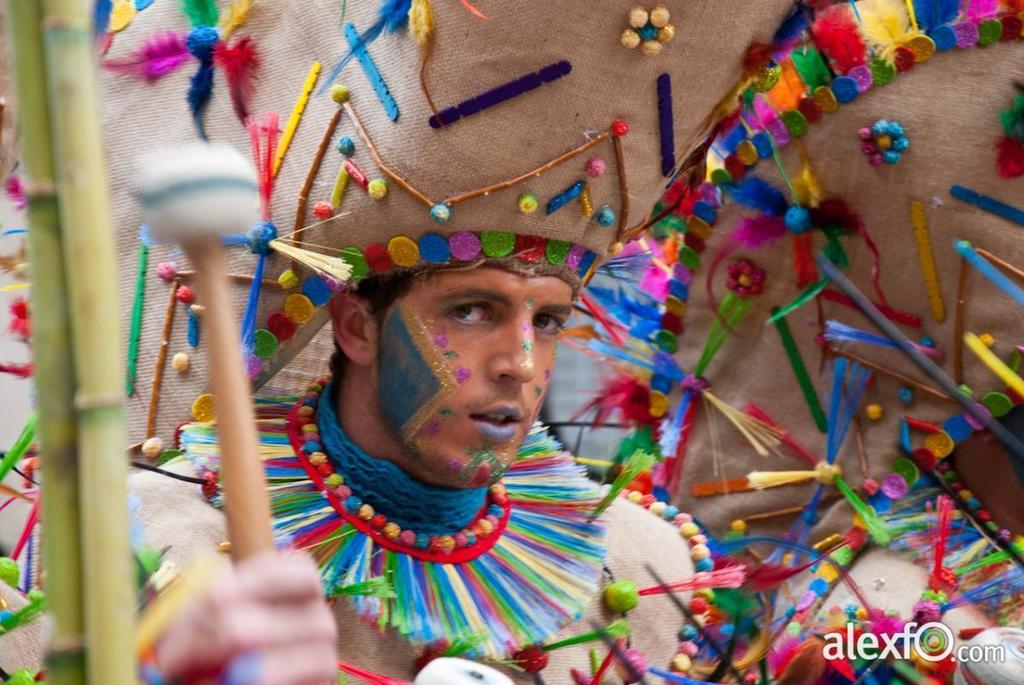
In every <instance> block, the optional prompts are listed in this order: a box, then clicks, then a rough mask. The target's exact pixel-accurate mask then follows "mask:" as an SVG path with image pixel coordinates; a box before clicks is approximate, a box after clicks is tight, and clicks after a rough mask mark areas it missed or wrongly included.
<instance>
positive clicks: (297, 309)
mask: <svg viewBox="0 0 1024 685" xmlns="http://www.w3.org/2000/svg"><path fill="white" fill-rule="evenodd" d="M284 313H285V316H287V317H288V318H289V319H291V320H292V321H294V322H295V323H297V324H299V325H302V324H304V323H306V322H307V321H309V320H310V319H312V318H313V314H315V313H316V307H315V306H314V305H313V302H312V301H311V300H310V299H309V298H308V297H306V296H305V295H303V294H302V293H292V294H291V295H289V296H288V297H286V298H284Z"/></svg>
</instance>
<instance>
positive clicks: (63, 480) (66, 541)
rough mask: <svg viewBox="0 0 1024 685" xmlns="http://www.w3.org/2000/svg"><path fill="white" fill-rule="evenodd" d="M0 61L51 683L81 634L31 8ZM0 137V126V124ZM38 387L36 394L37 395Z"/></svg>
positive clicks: (76, 515) (53, 209) (66, 333)
mask: <svg viewBox="0 0 1024 685" xmlns="http://www.w3.org/2000/svg"><path fill="white" fill-rule="evenodd" d="M6 9H7V20H8V22H9V25H8V27H7V28H8V32H9V33H8V36H7V37H9V39H10V42H9V43H8V47H9V48H10V54H11V56H12V58H13V62H14V70H13V73H14V77H15V85H16V86H17V97H18V107H19V111H20V113H21V116H22V119H21V123H20V126H21V142H22V151H21V159H22V164H23V169H24V177H25V195H26V197H27V199H28V210H27V217H28V225H29V233H28V243H29V248H30V250H31V253H32V262H31V263H30V265H29V266H30V269H29V274H30V277H31V281H32V289H31V299H32V312H33V315H32V316H33V322H32V343H33V350H32V357H33V358H32V364H33V369H32V382H33V384H34V385H35V387H36V388H37V392H36V409H37V412H38V424H37V430H38V436H39V455H40V457H41V462H40V469H41V471H42V475H43V481H44V482H45V483H46V496H45V497H43V498H42V502H41V504H40V506H41V507H42V514H41V516H42V518H43V520H45V521H46V530H45V531H43V540H42V548H43V566H44V568H45V574H46V603H47V610H48V614H49V616H50V618H51V619H52V621H51V627H50V629H49V631H48V632H49V638H48V645H47V648H48V650H49V651H51V652H52V650H53V649H54V648H55V647H58V646H60V647H63V649H62V650H61V651H62V654H61V656H62V657H63V658H60V659H52V660H48V663H47V668H46V680H47V682H48V683H51V684H52V685H83V684H84V683H85V682H86V674H85V659H84V650H83V638H82V635H83V632H84V621H85V615H84V611H83V601H84V600H83V597H82V550H81V548H80V546H79V545H80V537H81V536H80V531H81V527H80V521H81V516H80V510H79V501H80V496H79V463H78V454H77V451H76V439H77V427H76V425H75V412H74V395H75V387H74V382H75V372H74V363H73V360H72V352H71V345H72V342H71V322H70V312H69V311H68V298H67V283H66V280H65V272H64V269H63V268H61V266H62V264H63V245H62V238H61V226H60V215H59V206H58V202H57V195H56V189H55V181H54V177H55V171H54V164H53V149H52V141H51V138H50V113H49V104H48V102H47V98H48V93H49V91H48V90H47V88H46V87H45V81H46V76H45V74H44V65H45V57H44V55H43V44H42V40H41V37H40V34H39V28H40V26H41V24H42V16H41V8H40V5H39V3H36V2H23V1H22V0H8V2H7V3H6ZM0 133H2V122H0ZM43 388H45V392H43V391H42V390H41V389H43Z"/></svg>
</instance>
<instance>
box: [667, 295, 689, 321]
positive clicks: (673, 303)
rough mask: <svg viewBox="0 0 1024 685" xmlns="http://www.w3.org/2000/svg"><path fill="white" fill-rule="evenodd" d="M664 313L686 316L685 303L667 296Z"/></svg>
mask: <svg viewBox="0 0 1024 685" xmlns="http://www.w3.org/2000/svg"><path fill="white" fill-rule="evenodd" d="M665 311H667V312H668V313H669V314H673V315H675V316H679V317H681V316H683V315H684V314H686V303H685V302H683V301H682V300H680V299H679V298H678V297H676V296H675V295H669V296H668V297H666V298H665Z"/></svg>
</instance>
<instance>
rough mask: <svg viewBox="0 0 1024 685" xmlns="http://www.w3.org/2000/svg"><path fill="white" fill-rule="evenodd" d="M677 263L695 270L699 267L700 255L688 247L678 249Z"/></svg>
mask: <svg viewBox="0 0 1024 685" xmlns="http://www.w3.org/2000/svg"><path fill="white" fill-rule="evenodd" d="M679 261H680V262H682V263H683V265H684V266H686V267H687V268H688V269H691V270H692V269H696V268H697V267H698V266H700V254H698V253H697V251H696V250H694V249H693V248H692V247H690V246H689V245H683V246H682V247H681V248H679Z"/></svg>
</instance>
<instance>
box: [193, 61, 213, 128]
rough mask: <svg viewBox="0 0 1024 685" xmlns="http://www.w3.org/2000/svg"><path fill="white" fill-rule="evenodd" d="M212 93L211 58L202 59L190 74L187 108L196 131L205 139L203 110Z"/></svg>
mask: <svg viewBox="0 0 1024 685" xmlns="http://www.w3.org/2000/svg"><path fill="white" fill-rule="evenodd" d="M212 93H213V60H212V59H211V60H203V61H202V62H200V63H199V70H198V71H196V73H195V74H194V75H193V76H192V81H191V83H189V86H188V108H189V110H190V111H191V112H192V121H193V122H194V123H195V125H196V132H197V133H198V134H199V137H200V138H202V139H203V140H207V137H206V127H205V126H203V111H204V110H205V109H206V103H208V102H209V101H210V95H211V94H212Z"/></svg>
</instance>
